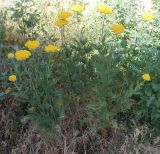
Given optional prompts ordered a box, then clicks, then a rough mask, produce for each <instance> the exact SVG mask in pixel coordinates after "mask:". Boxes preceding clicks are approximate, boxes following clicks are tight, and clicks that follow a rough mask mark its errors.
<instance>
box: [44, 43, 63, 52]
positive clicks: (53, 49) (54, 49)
mask: <svg viewBox="0 0 160 154" xmlns="http://www.w3.org/2000/svg"><path fill="white" fill-rule="evenodd" d="M44 51H46V52H58V51H60V49H59V48H58V47H57V46H54V45H51V44H49V45H47V46H45V47H44Z"/></svg>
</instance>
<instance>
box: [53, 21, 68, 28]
mask: <svg viewBox="0 0 160 154" xmlns="http://www.w3.org/2000/svg"><path fill="white" fill-rule="evenodd" d="M54 24H55V25H56V26H58V27H63V26H65V25H68V24H69V22H68V20H67V19H58V20H56V21H55V23H54Z"/></svg>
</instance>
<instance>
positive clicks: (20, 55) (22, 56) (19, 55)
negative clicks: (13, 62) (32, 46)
mask: <svg viewBox="0 0 160 154" xmlns="http://www.w3.org/2000/svg"><path fill="white" fill-rule="evenodd" d="M30 56H31V52H30V51H27V50H18V51H16V53H15V57H16V59H17V60H18V61H21V60H26V59H28V58H29V57H30Z"/></svg>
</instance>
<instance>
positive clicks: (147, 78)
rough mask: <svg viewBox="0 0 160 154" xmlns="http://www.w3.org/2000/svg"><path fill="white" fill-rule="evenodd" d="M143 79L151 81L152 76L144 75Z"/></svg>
mask: <svg viewBox="0 0 160 154" xmlns="http://www.w3.org/2000/svg"><path fill="white" fill-rule="evenodd" d="M142 78H143V80H144V81H151V76H150V75H149V74H148V73H145V74H144V75H142Z"/></svg>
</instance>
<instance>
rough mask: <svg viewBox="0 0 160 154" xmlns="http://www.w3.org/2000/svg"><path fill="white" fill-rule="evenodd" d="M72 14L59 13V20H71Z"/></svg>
mask: <svg viewBox="0 0 160 154" xmlns="http://www.w3.org/2000/svg"><path fill="white" fill-rule="evenodd" d="M71 15H72V14H71V13H70V12H59V13H58V18H59V19H66V18H69V17H70V16H71Z"/></svg>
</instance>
